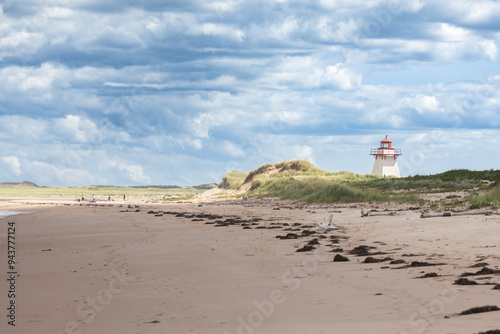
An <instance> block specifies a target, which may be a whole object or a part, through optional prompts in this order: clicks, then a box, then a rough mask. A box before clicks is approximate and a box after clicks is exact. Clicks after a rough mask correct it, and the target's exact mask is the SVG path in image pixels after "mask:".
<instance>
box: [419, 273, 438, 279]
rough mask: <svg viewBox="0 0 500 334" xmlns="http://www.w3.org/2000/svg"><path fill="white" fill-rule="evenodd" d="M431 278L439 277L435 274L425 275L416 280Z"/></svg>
mask: <svg viewBox="0 0 500 334" xmlns="http://www.w3.org/2000/svg"><path fill="white" fill-rule="evenodd" d="M431 277H439V275H438V274H437V273H427V274H425V275H423V276H419V277H417V278H431Z"/></svg>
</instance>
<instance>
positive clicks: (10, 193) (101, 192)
mask: <svg viewBox="0 0 500 334" xmlns="http://www.w3.org/2000/svg"><path fill="white" fill-rule="evenodd" d="M205 190H206V189H203V188H198V187H182V188H181V187H115V186H85V187H74V188H64V187H27V188H22V187H5V186H1V187H0V197H6V198H15V197H23V198H50V199H63V198H64V199H78V198H81V197H82V194H83V195H84V196H85V198H86V199H91V198H92V196H93V195H95V196H96V199H101V200H107V199H108V197H111V199H114V200H122V199H123V195H125V196H126V198H127V199H136V200H163V199H164V200H175V199H179V198H183V199H188V198H190V197H192V196H194V195H196V193H202V192H204V191H205Z"/></svg>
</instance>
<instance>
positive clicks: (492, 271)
mask: <svg viewBox="0 0 500 334" xmlns="http://www.w3.org/2000/svg"><path fill="white" fill-rule="evenodd" d="M495 274H500V270H495V269H490V268H488V267H483V269H481V270H479V271H477V272H475V273H468V272H465V273H463V274H462V275H460V277H468V276H480V275H495Z"/></svg>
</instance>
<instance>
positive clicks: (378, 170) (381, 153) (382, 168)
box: [370, 136, 401, 177]
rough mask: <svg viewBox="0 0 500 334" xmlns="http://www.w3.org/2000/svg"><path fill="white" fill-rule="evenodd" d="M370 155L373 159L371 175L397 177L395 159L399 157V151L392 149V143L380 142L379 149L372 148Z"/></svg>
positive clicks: (397, 170) (388, 141) (386, 140)
mask: <svg viewBox="0 0 500 334" xmlns="http://www.w3.org/2000/svg"><path fill="white" fill-rule="evenodd" d="M370 155H373V156H374V157H375V164H373V170H372V174H373V175H381V176H384V177H385V176H396V177H400V175H399V167H398V162H397V161H396V159H397V158H398V156H400V155H401V150H400V149H397V148H393V147H392V141H390V140H389V139H387V136H385V139H384V140H382V141H381V142H380V147H379V148H372V152H371V154H370Z"/></svg>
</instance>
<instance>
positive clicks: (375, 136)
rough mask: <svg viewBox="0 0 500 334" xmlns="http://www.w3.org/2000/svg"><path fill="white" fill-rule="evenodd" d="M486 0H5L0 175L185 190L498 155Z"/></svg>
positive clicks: (497, 78) (490, 6)
mask: <svg viewBox="0 0 500 334" xmlns="http://www.w3.org/2000/svg"><path fill="white" fill-rule="evenodd" d="M499 40H500V3H499V2H496V1H486V0H478V1H469V0H457V1H453V2H449V1H444V0H443V1H442V0H434V1H424V0H404V1H403V0H401V1H399V0H364V1H361V0H350V1H348V0H336V1H335V0H331V1H328V0H311V1H294V0H266V1H261V0H248V1H246V0H227V1H225V0H219V1H204V0H203V1H202V0H182V1H181V0H171V1H158V0H155V1H129V0H126V1H121V2H117V1H111V0H71V1H70V0H47V1H44V0H42V1H38V0H36V1H35V0H25V1H22V2H18V1H13V0H7V1H3V2H2V3H0V144H1V148H2V149H1V151H0V180H1V181H22V180H29V181H33V182H35V183H38V184H40V185H49V186H78V185H91V184H114V185H144V184H176V185H195V184H200V183H209V182H219V181H220V180H221V179H222V177H223V175H224V174H225V173H226V172H227V171H230V170H235V169H236V170H240V171H246V172H247V171H250V170H253V169H255V168H257V167H258V166H260V165H261V164H264V163H267V162H272V163H275V162H278V161H282V160H289V159H296V158H300V159H307V160H310V161H312V162H313V163H315V164H316V165H317V166H319V167H321V168H323V169H326V170H329V171H342V170H348V171H352V172H356V173H370V172H371V169H372V166H373V157H371V156H370V155H369V153H370V149H371V148H372V147H377V146H378V143H379V141H380V140H382V139H383V138H384V137H385V135H389V139H391V140H393V143H394V146H395V147H397V148H401V149H402V153H403V156H402V157H401V158H400V162H399V164H400V169H401V173H402V175H403V176H406V175H415V174H430V173H439V172H443V171H446V170H449V169H455V168H469V169H491V168H494V169H498V168H499V166H500V154H499V153H500V145H499V144H500V137H499V135H500V131H499V125H500V90H499V89H498V88H499V86H500V67H499V61H498V48H499Z"/></svg>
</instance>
